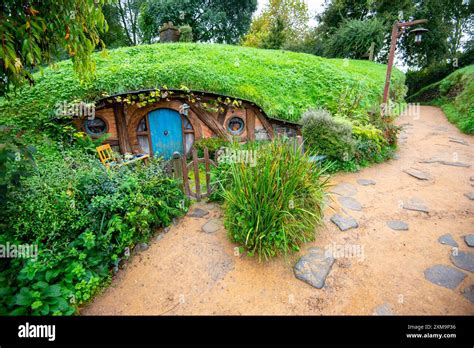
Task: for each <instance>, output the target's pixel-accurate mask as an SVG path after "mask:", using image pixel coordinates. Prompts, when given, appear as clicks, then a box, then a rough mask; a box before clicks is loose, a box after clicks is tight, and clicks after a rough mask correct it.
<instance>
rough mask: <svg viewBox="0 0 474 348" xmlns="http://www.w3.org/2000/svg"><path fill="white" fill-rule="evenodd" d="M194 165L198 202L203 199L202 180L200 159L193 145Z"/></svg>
mask: <svg viewBox="0 0 474 348" xmlns="http://www.w3.org/2000/svg"><path fill="white" fill-rule="evenodd" d="M192 152H193V167H194V184H195V186H196V199H197V201H198V202H200V201H201V182H200V180H199V161H198V155H197V150H196V149H195V148H194V147H193V150H192Z"/></svg>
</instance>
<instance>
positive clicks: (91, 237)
mask: <svg viewBox="0 0 474 348" xmlns="http://www.w3.org/2000/svg"><path fill="white" fill-rule="evenodd" d="M36 165H37V169H36V171H35V172H34V173H33V174H32V175H30V176H27V177H23V178H22V179H21V185H19V186H18V187H17V188H16V189H15V190H10V192H9V194H8V196H7V200H6V204H5V206H6V208H5V212H4V213H3V214H2V217H4V218H5V221H4V223H5V229H4V230H2V232H1V233H0V244H3V245H5V244H6V243H7V242H8V243H10V244H29V245H37V246H38V255H37V259H36V260H33V259H31V258H30V259H20V258H13V259H2V263H0V295H1V296H0V314H3V315H5V314H10V315H19V314H24V315H31V314H32V315H51V314H53V315H64V314H66V315H69V314H73V313H75V312H76V310H77V307H78V306H79V305H80V304H81V303H84V302H87V301H89V300H90V299H91V298H92V296H93V295H94V294H95V293H96V292H97V291H98V290H99V289H100V287H102V286H104V285H105V284H106V283H107V282H108V281H109V280H110V276H111V271H112V269H114V268H115V269H117V267H118V266H119V263H120V261H121V260H123V259H125V258H127V255H125V251H126V249H127V248H132V247H133V246H134V245H135V244H136V243H138V242H144V241H147V240H148V239H149V238H150V237H151V236H152V234H153V233H154V231H155V229H156V228H157V227H160V226H167V225H169V224H170V223H171V220H172V218H173V217H176V216H179V215H181V214H182V213H183V212H184V211H186V209H187V201H186V200H185V197H184V195H183V193H182V192H181V191H180V189H179V187H178V185H177V183H176V182H175V181H174V180H173V179H170V178H168V177H167V176H165V175H164V172H163V168H162V163H161V162H160V161H158V160H152V161H150V163H149V164H148V165H147V166H143V165H141V164H137V165H135V166H134V167H133V168H132V167H130V168H129V166H123V167H120V168H116V169H113V170H107V169H106V168H105V167H104V166H102V164H100V162H99V161H98V159H97V158H96V157H95V156H91V155H88V154H86V153H85V152H84V149H82V148H79V149H74V148H61V147H60V148H59V149H55V148H49V147H45V146H43V147H42V148H40V149H39V150H38V155H37V156H36Z"/></svg>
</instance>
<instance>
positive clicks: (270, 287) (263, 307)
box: [81, 107, 474, 315]
mask: <svg viewBox="0 0 474 348" xmlns="http://www.w3.org/2000/svg"><path fill="white" fill-rule="evenodd" d="M397 122H398V124H400V125H404V131H403V132H402V134H401V136H400V138H401V139H400V142H401V143H400V150H399V152H398V155H399V159H398V160H392V161H389V162H386V163H383V164H381V165H376V166H373V167H371V168H367V169H364V170H362V171H361V172H359V173H347V174H340V175H337V176H335V177H334V179H333V182H334V184H335V185H337V184H339V183H349V184H351V185H352V188H356V189H357V193H356V194H355V195H354V196H353V197H354V198H355V199H356V200H357V201H358V202H360V203H361V204H362V206H363V208H362V211H359V212H357V211H352V210H347V209H346V211H347V212H349V213H350V215H352V216H353V217H354V218H355V219H356V220H357V221H358V223H359V228H357V229H351V230H348V231H346V232H341V231H339V229H338V228H337V227H336V226H335V225H334V224H333V223H332V222H330V221H329V218H330V217H331V215H333V213H334V212H333V211H331V210H330V209H328V210H327V213H326V218H325V223H326V224H325V226H323V227H320V228H318V229H317V238H316V241H315V242H313V243H310V244H308V245H305V246H303V248H302V250H301V252H300V253H298V254H295V255H292V256H291V257H288V258H287V259H278V260H273V261H270V262H267V263H258V262H257V261H256V260H255V259H253V258H248V257H241V256H238V255H235V254H234V247H235V245H233V244H232V243H230V242H229V241H228V240H227V238H226V234H225V231H224V230H223V229H222V228H221V229H220V230H219V231H218V232H216V233H204V232H202V231H201V227H202V225H203V224H204V223H206V222H207V221H209V220H210V219H215V218H218V217H220V216H221V214H222V213H221V211H220V210H219V208H218V207H215V206H214V205H202V207H203V208H204V209H207V210H209V211H210V214H209V215H207V216H206V217H204V218H192V217H189V216H187V217H185V218H184V219H181V220H180V221H179V223H178V224H177V225H176V226H173V227H172V228H171V230H170V231H169V232H168V233H163V234H162V235H161V236H160V237H158V239H159V240H158V241H157V240H155V241H154V242H153V243H152V244H151V245H150V248H149V249H148V250H146V251H144V252H141V253H139V254H138V255H136V256H134V258H133V259H132V261H131V262H130V263H129V264H128V265H127V266H126V269H125V270H121V271H120V272H119V273H118V274H117V276H116V277H115V279H114V280H113V283H112V285H111V286H110V287H109V288H108V289H107V290H106V291H105V292H104V293H103V294H101V295H99V296H98V297H97V298H96V299H95V301H94V302H93V303H92V304H90V305H89V306H88V307H86V308H84V309H83V310H82V311H81V313H82V314H85V315H102V314H108V315H115V314H118V315H120V314H122V315H125V314H129V315H135V314H137V315H139V314H144V315H146V314H148V315H159V314H167V315H175V314H191V315H194V314H224V315H226V314H315V315H319V314H373V313H374V310H375V308H376V307H378V306H380V305H385V306H386V307H389V308H390V311H391V312H393V313H394V314H464V315H472V314H474V304H473V303H471V302H470V301H469V300H468V299H466V298H465V297H464V296H463V295H462V290H463V289H465V288H467V287H469V286H470V285H472V284H474V274H473V273H471V272H469V271H465V270H461V271H462V272H463V273H464V274H466V277H465V278H464V280H463V281H462V282H461V283H460V285H458V286H457V287H456V288H455V289H453V290H451V289H448V288H445V287H441V286H438V285H435V284H433V283H431V282H429V281H428V280H427V279H425V276H424V271H425V270H426V269H427V268H429V267H431V266H434V265H438V264H440V265H446V266H453V264H452V262H451V261H450V253H451V251H452V250H451V247H450V246H448V245H442V244H440V243H439V242H438V238H439V237H440V236H441V235H444V234H447V233H449V234H451V235H452V236H453V238H454V240H455V241H456V242H457V244H458V245H459V250H460V251H463V250H464V251H467V250H469V249H470V248H469V247H468V246H467V245H466V243H465V242H464V238H463V237H464V236H465V235H467V234H473V233H474V201H470V200H469V199H468V198H467V197H466V196H464V194H466V193H468V192H474V186H473V184H474V181H470V177H471V176H473V175H474V137H472V136H467V135H463V134H461V133H460V132H459V131H458V130H457V129H456V128H455V126H453V125H451V124H450V123H449V122H448V121H447V120H446V118H445V117H444V115H443V114H442V112H441V111H440V110H439V109H437V108H434V107H422V108H421V116H420V118H419V119H414V118H413V117H408V116H403V117H400V118H399V119H398V121H397ZM449 137H455V139H454V140H459V139H462V140H464V141H465V142H466V143H467V144H468V145H465V144H461V143H459V142H453V141H451V140H453V139H450V138H449ZM427 159H437V160H445V161H459V162H464V163H467V164H471V165H472V166H471V167H470V168H464V167H457V166H450V165H443V164H441V163H439V162H434V163H419V161H421V160H427ZM408 168H416V169H418V170H420V171H423V172H427V173H429V175H430V179H429V180H423V181H421V180H418V179H416V178H414V177H412V176H410V175H408V174H406V173H404V172H403V170H405V169H408ZM358 179H371V180H374V181H375V182H376V184H375V185H369V186H362V185H360V184H358V183H357V180H358ZM411 199H415V200H418V201H423V202H424V204H425V205H426V206H427V207H428V208H429V213H423V212H416V211H409V210H406V209H403V204H404V203H406V202H407V201H408V200H411ZM332 206H333V208H334V209H335V210H336V211H341V209H342V207H341V206H340V205H339V203H338V200H337V199H335V203H333V204H332ZM389 220H403V221H405V222H406V223H408V224H409V230H408V231H394V230H392V229H390V228H389V227H388V226H387V225H386V222H387V221H389ZM334 243H335V244H351V245H356V246H358V247H361V248H362V247H363V249H360V250H363V253H362V254H361V255H359V256H363V258H362V257H352V258H340V259H337V260H336V262H335V264H334V265H333V267H332V270H331V272H330V274H329V276H328V277H327V279H326V285H325V287H324V288H323V289H316V288H314V287H312V286H310V285H308V284H306V283H304V282H302V281H301V280H298V279H296V278H295V276H294V274H293V265H294V264H295V263H296V261H297V260H298V258H299V257H300V256H302V255H304V254H305V252H306V250H307V249H308V248H310V247H314V246H318V247H321V248H323V249H324V248H325V247H327V246H328V245H332V244H334ZM472 250H473V249H472V248H471V249H470V251H472ZM453 267H454V266H453Z"/></svg>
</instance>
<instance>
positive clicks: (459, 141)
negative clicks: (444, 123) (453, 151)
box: [449, 137, 469, 146]
mask: <svg viewBox="0 0 474 348" xmlns="http://www.w3.org/2000/svg"><path fill="white" fill-rule="evenodd" d="M449 141H450V142H452V143H458V144H462V145H466V146H469V144H468V143H467V141H465V140H464V139H461V138H454V137H449Z"/></svg>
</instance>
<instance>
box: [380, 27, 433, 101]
mask: <svg viewBox="0 0 474 348" xmlns="http://www.w3.org/2000/svg"><path fill="white" fill-rule="evenodd" d="M426 22H428V20H426V19H418V20H416V21H411V22H399V21H395V23H393V27H392V39H391V41H390V52H389V54H388V63H387V76H386V77H385V87H384V90H383V105H384V107H386V106H387V102H388V93H389V90H390V77H391V76H392V66H393V60H394V59H395V49H396V46H397V39H398V38H399V37H400V36H401V35H402V34H403V32H404V30H405V28H407V27H411V26H413V25H417V24H422V23H426ZM426 31H428V30H427V29H423V28H420V29H414V30H412V31H411V32H410V33H413V34H415V42H416V43H417V44H419V43H420V42H421V36H422V34H423V33H424V32H426Z"/></svg>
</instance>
